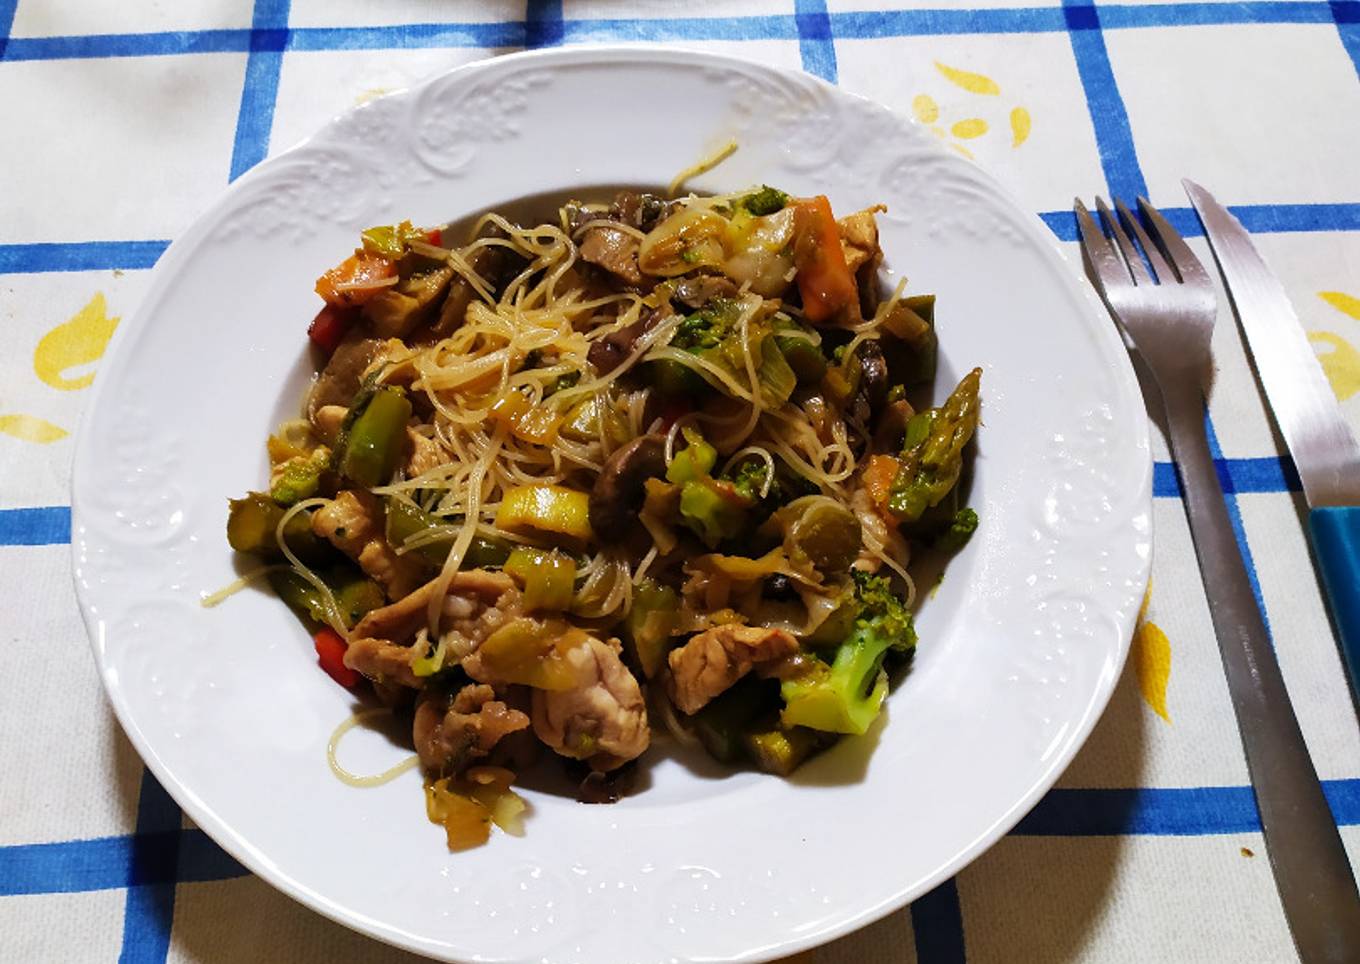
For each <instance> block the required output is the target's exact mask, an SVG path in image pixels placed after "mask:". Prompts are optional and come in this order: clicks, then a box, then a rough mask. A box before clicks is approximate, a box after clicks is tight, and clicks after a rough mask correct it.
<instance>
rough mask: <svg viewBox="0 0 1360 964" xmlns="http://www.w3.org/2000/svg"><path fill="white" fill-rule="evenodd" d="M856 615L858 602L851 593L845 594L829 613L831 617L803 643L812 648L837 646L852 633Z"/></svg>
mask: <svg viewBox="0 0 1360 964" xmlns="http://www.w3.org/2000/svg"><path fill="white" fill-rule="evenodd" d="M858 615H859V601H858V600H857V599H856V598H855V594H854V593H853V592H847V593H846V594H845V595H844V596H842V597H841V601H840V603H839V604H838V605H837V606H836V608H835V609H833V610H832V611H831V615H830V616H827V617H826V619H825V620H823V621H822V624H821V625H820V626H818V627H817V628H816V629H814V630H813V631H812V632H811V633H810V634H809V635H808V636H806V637H805V638H804V639H803V642H804V643H806V644H807V645H809V646H812V647H826V646H839V645H840V644H841V642H843V641H844V640H845V637H847V636H849V635H850V633H851V632H852V631H854V628H855V618H856V617H857V616H858Z"/></svg>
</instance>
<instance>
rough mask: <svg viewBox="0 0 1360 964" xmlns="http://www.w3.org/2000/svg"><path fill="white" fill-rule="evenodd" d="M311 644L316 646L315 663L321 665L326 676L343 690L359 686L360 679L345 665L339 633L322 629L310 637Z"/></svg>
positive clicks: (356, 673) (343, 649)
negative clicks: (343, 688)
mask: <svg viewBox="0 0 1360 964" xmlns="http://www.w3.org/2000/svg"><path fill="white" fill-rule="evenodd" d="M312 642H313V643H315V644H316V659H317V662H318V663H320V664H321V668H322V669H324V670H325V671H326V675H327V676H329V677H330V678H331V679H333V680H335V681H336V682H337V683H339V684H340V685H341V686H343V687H345V689H353V688H354V687H356V686H358V685H359V680H360V679H362V677H361V676H360V675H359V673H358V672H357V671H355V670H352V669H350V668H349V667H348V666H346V665H345V650H346V648H347V646H346V644H345V641H344V639H342V638H341V637H340V634H339V633H337V632H336V631H335V630H333V629H329V628H327V629H323V630H321V631H320V632H319V633H317V634H316V635H315V636H313V637H312Z"/></svg>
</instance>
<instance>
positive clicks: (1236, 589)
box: [1075, 198, 1360, 964]
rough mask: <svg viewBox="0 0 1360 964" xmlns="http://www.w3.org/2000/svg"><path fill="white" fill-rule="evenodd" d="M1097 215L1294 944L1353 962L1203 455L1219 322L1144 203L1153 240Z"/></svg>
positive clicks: (1304, 781)
mask: <svg viewBox="0 0 1360 964" xmlns="http://www.w3.org/2000/svg"><path fill="white" fill-rule="evenodd" d="M1096 206H1097V208H1098V209H1099V211H1100V215H1101V217H1102V219H1103V220H1104V222H1105V224H1106V225H1107V227H1108V228H1109V232H1110V235H1111V237H1112V238H1113V244H1112V243H1111V241H1110V240H1109V239H1107V238H1106V237H1105V235H1104V233H1103V232H1102V231H1101V229H1100V228H1099V227H1098V226H1097V225H1096V223H1095V221H1094V220H1093V219H1092V217H1091V215H1090V213H1089V212H1088V211H1087V210H1086V207H1085V206H1084V205H1083V204H1082V203H1081V199H1080V198H1078V199H1077V200H1076V205H1075V207H1076V214H1077V223H1078V225H1079V226H1080V228H1081V245H1082V250H1083V252H1084V253H1085V255H1086V258H1087V261H1088V264H1089V268H1090V272H1091V274H1092V276H1093V280H1094V281H1095V282H1096V286H1097V288H1098V289H1099V290H1100V292H1101V294H1102V295H1103V296H1104V298H1105V303H1106V305H1107V306H1108V307H1109V309H1110V312H1111V313H1112V314H1113V315H1114V317H1115V318H1116V319H1117V320H1118V321H1119V323H1120V324H1121V325H1122V326H1123V327H1124V330H1125V331H1126V332H1128V334H1129V337H1130V338H1131V339H1132V340H1133V342H1134V345H1135V347H1136V348H1137V349H1138V353H1139V354H1140V355H1142V357H1143V359H1144V361H1146V363H1147V367H1148V369H1149V370H1150V372H1151V374H1152V377H1153V379H1154V380H1155V381H1156V383H1157V386H1158V388H1159V389H1160V391H1161V393H1162V400H1163V402H1164V403H1165V406H1166V424H1167V433H1168V435H1169V436H1170V442H1171V453H1172V455H1173V457H1174V458H1175V462H1176V471H1177V473H1178V474H1179V476H1180V480H1181V491H1182V492H1183V494H1184V498H1185V511H1186V515H1187V516H1188V517H1189V520H1190V535H1191V537H1192V538H1193V539H1194V543H1195V554H1196V555H1197V556H1198V557H1199V567H1200V573H1201V575H1202V577H1203V580H1204V589H1205V593H1206V595H1207V596H1208V601H1209V613H1210V616H1211V617H1212V618H1213V624H1214V633H1215V635H1216V636H1217V637H1218V649H1219V654H1220V655H1221V656H1222V658H1223V669H1224V671H1225V673H1226V676H1227V680H1228V693H1229V695H1230V696H1231V697H1232V703H1233V710H1234V712H1235V713H1236V714H1237V726H1238V730H1239V731H1240V732H1241V735H1242V747H1243V749H1244V750H1245V751H1246V758H1247V770H1248V771H1249V773H1250V774H1251V782H1252V788H1253V790H1254V791H1255V794H1256V806H1257V809H1258V810H1259V812H1260V815H1261V830H1262V833H1263V835H1264V837H1265V842H1266V849H1267V851H1268V852H1269V854H1270V866H1271V868H1272V870H1273V871H1274V874H1275V884H1276V887H1277V888H1278V889H1279V892H1280V901H1281V903H1282V904H1283V906H1284V914H1285V919H1286V920H1287V921H1288V922H1289V929H1290V932H1291V933H1292V934H1293V937H1294V945H1295V947H1296V948H1297V949H1298V952H1299V957H1300V958H1301V959H1302V960H1303V961H1304V962H1305V964H1312V962H1314V961H1326V962H1332V961H1335V962H1338V964H1340V962H1355V961H1360V896H1358V895H1357V893H1356V886H1355V880H1354V878H1353V877H1352V875H1351V867H1350V862H1349V861H1348V860H1347V858H1346V851H1345V849H1344V848H1343V847H1342V844H1341V836H1340V834H1338V833H1337V829H1336V822H1335V820H1334V819H1333V817H1332V812H1331V809H1330V808H1329V807H1328V805H1327V800H1326V797H1324V796H1323V792H1322V785H1321V784H1320V783H1319V782H1318V776H1317V771H1316V770H1314V768H1313V762H1312V760H1311V759H1310V758H1309V756H1308V747H1307V746H1306V745H1305V743H1304V741H1303V734H1302V733H1301V732H1300V731H1299V724H1298V720H1297V719H1296V718H1295V716H1294V709H1293V707H1292V706H1291V705H1290V702H1289V694H1288V692H1287V691H1286V690H1285V686H1284V679H1283V677H1282V676H1281V675H1280V665H1279V663H1278V662H1277V661H1276V659H1275V652H1274V649H1273V648H1272V646H1271V643H1270V639H1269V637H1268V635H1267V633H1266V628H1265V624H1264V623H1263V622H1262V619H1261V611H1260V609H1259V608H1258V607H1257V605H1256V598H1255V596H1254V595H1253V593H1252V589H1251V582H1250V580H1249V579H1248V577H1247V570H1246V567H1245V565H1244V564H1243V562H1242V556H1241V554H1240V553H1239V552H1238V548H1237V542H1236V539H1235V537H1234V535H1233V528H1232V524H1231V522H1230V520H1229V518H1228V511H1227V508H1226V506H1225V505H1224V502H1223V492H1222V490H1221V489H1220V488H1219V482H1218V473H1217V471H1216V470H1215V468H1214V463H1213V458H1212V456H1211V455H1210V453H1209V440H1208V436H1207V432H1206V429H1205V421H1204V393H1203V388H1202V385H1203V376H1204V373H1205V371H1206V370H1207V367H1208V364H1209V361H1210V354H1209V338H1210V335H1211V334H1212V332H1213V328H1214V318H1215V316H1216V315H1217V314H1218V302H1217V299H1216V298H1215V296H1214V290H1213V286H1212V285H1211V284H1210V281H1209V276H1208V274H1207V273H1206V272H1205V270H1204V267H1203V265H1201V264H1200V263H1199V259H1198V258H1196V257H1195V255H1194V253H1193V252H1192V251H1191V250H1190V248H1189V247H1188V246H1187V245H1186V243H1185V241H1184V240H1182V239H1181V236H1180V235H1179V234H1177V233H1176V231H1175V229H1174V228H1172V227H1171V225H1170V224H1168V223H1167V221H1166V219H1165V218H1163V217H1162V215H1161V214H1160V213H1158V211H1157V210H1156V209H1155V208H1154V207H1152V205H1150V204H1148V203H1147V201H1146V200H1144V199H1143V198H1139V199H1138V209H1139V210H1140V211H1141V212H1142V214H1143V216H1144V217H1145V218H1146V219H1147V222H1148V227H1149V228H1150V230H1151V233H1152V235H1153V236H1154V237H1155V239H1156V242H1155V243H1154V240H1153V237H1149V234H1148V231H1147V230H1145V229H1144V227H1143V225H1142V224H1140V223H1139V221H1138V219H1137V218H1135V217H1134V216H1133V214H1132V213H1131V212H1130V211H1129V209H1128V208H1126V207H1125V206H1124V205H1123V204H1121V203H1120V202H1119V201H1117V200H1116V201H1115V206H1116V208H1117V209H1118V212H1119V216H1118V217H1116V216H1115V215H1114V214H1113V213H1112V212H1111V211H1110V209H1109V207H1108V206H1107V205H1106V204H1105V202H1104V201H1102V200H1100V199H1099V198H1097V199H1096ZM1121 221H1122V222H1123V226H1121V224H1120V222H1121ZM1125 228H1127V232H1129V233H1132V235H1133V236H1134V237H1135V238H1137V241H1138V243H1139V245H1141V247H1142V251H1143V254H1144V255H1146V257H1147V262H1148V264H1149V265H1151V267H1152V271H1151V272H1149V271H1148V268H1147V266H1146V265H1144V263H1143V258H1142V257H1141V256H1140V255H1139V252H1138V247H1136V246H1135V244H1134V242H1133V240H1131V239H1130V236H1129V233H1126V231H1125Z"/></svg>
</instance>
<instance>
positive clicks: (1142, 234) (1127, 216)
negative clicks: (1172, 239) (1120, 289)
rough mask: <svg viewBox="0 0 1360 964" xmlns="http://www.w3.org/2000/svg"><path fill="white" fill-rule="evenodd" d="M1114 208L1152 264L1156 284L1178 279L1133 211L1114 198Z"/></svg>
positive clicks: (1168, 282)
mask: <svg viewBox="0 0 1360 964" xmlns="http://www.w3.org/2000/svg"><path fill="white" fill-rule="evenodd" d="M1114 207H1115V210H1116V211H1118V212H1119V217H1120V218H1121V219H1122V220H1123V222H1124V227H1125V228H1127V229H1128V230H1130V231H1132V232H1133V233H1134V236H1135V237H1137V238H1138V243H1139V245H1141V246H1142V248H1143V253H1144V254H1145V255H1147V259H1148V263H1149V264H1150V265H1152V273H1153V274H1155V275H1156V276H1157V283H1158V284H1170V283H1171V282H1172V281H1175V280H1179V278H1177V276H1176V275H1174V274H1172V272H1171V268H1170V267H1168V266H1167V263H1166V261H1165V260H1163V258H1162V252H1161V251H1159V250H1158V249H1157V245H1155V244H1153V243H1152V239H1151V238H1150V237H1148V233H1147V232H1146V231H1144V230H1143V225H1142V224H1140V223H1139V221H1138V219H1137V218H1136V217H1134V216H1133V212H1132V211H1130V210H1129V209H1128V208H1127V207H1125V206H1124V202H1123V201H1121V200H1119V199H1118V198H1115V201H1114Z"/></svg>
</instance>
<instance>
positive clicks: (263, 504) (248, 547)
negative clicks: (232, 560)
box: [227, 492, 325, 560]
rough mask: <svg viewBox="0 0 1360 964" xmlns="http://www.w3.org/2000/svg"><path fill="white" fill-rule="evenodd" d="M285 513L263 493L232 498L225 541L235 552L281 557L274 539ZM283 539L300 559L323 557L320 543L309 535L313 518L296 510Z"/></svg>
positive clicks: (286, 527) (272, 557)
mask: <svg viewBox="0 0 1360 964" xmlns="http://www.w3.org/2000/svg"><path fill="white" fill-rule="evenodd" d="M283 514H284V510H283V509H282V508H281V507H280V506H279V505H278V504H277V503H276V502H275V501H274V500H273V498H271V497H270V496H267V495H265V494H264V493H262V492H251V493H249V494H247V495H246V497H245V498H244V499H232V500H230V501H229V502H228V510H227V542H228V543H229V544H230V545H231V547H232V548H233V549H235V550H236V551H237V552H249V553H251V554H253V555H257V556H263V557H265V558H268V559H274V558H278V557H279V556H282V555H283V551H282V550H281V549H280V548H279V543H278V540H277V538H276V537H275V533H276V532H277V530H278V525H279V520H280V519H282V518H283ZM283 537H284V539H286V540H287V542H288V548H290V549H292V550H293V552H294V554H295V555H297V557H298V558H299V559H304V560H307V559H315V558H318V557H319V556H322V555H324V554H325V548H324V545H323V543H321V541H320V540H318V539H317V538H316V536H315V535H313V534H312V517H311V515H310V514H309V513H307V512H303V511H299V512H297V513H295V514H294V515H293V517H292V518H291V519H289V520H288V525H287V526H285V527H284V530H283Z"/></svg>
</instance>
